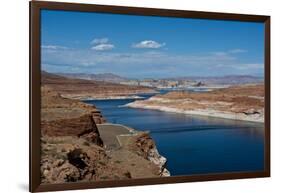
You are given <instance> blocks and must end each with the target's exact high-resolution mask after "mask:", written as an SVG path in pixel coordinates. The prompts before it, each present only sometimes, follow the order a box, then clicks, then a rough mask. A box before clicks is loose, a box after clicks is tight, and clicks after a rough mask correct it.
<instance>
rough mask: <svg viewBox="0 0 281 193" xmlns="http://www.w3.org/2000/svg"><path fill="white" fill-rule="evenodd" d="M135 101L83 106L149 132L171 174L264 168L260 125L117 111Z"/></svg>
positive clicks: (181, 115)
mask: <svg viewBox="0 0 281 193" xmlns="http://www.w3.org/2000/svg"><path fill="white" fill-rule="evenodd" d="M142 96H143V97H145V98H147V97H149V96H151V95H142ZM134 100H136V99H120V100H90V101H85V102H86V103H88V104H94V105H95V106H97V108H99V109H100V110H101V111H102V114H103V116H104V117H105V118H106V120H107V122H111V123H119V124H124V125H127V126H129V127H132V128H134V129H136V130H141V131H150V134H151V136H152V138H153V139H154V141H155V142H156V145H157V149H158V151H159V153H160V154H161V155H163V156H164V157H166V158H167V160H168V161H167V166H166V167H167V169H168V170H169V171H170V173H171V175H172V176H175V175H191V174H211V173H223V172H238V171H243V172H245V171H262V170H264V125H263V124H260V123H254V122H246V121H236V120H228V119H221V118H211V117H203V116H192V115H184V114H175V113H168V112H161V111H156V110H145V109H134V108H128V107H122V105H125V104H127V103H130V102H133V101H134Z"/></svg>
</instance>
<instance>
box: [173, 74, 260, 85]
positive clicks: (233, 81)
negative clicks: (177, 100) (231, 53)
mask: <svg viewBox="0 0 281 193" xmlns="http://www.w3.org/2000/svg"><path fill="white" fill-rule="evenodd" d="M172 80H190V81H195V82H203V83H205V84H219V85H237V84H249V83H262V82H263V81H264V78H263V77H261V76H251V75H228V76H209V77H201V76H188V77H179V78H172Z"/></svg>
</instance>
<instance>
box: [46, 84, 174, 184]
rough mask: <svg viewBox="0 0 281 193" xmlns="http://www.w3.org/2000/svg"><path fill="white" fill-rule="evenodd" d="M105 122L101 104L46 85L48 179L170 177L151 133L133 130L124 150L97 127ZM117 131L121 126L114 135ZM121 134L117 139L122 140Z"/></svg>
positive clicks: (48, 181)
mask: <svg viewBox="0 0 281 193" xmlns="http://www.w3.org/2000/svg"><path fill="white" fill-rule="evenodd" d="M104 122H105V119H104V118H103V116H102V114H101V112H100V111H99V110H98V109H97V108H96V107H95V106H93V105H87V104H85V103H82V102H80V101H78V100H73V99H68V98H63V97H62V96H61V95H60V94H58V93H57V92H55V91H53V90H52V88H49V87H47V86H43V87H42V89H41V134H42V136H41V181H42V183H65V182H77V181H79V182H80V181H98V180H122V179H130V178H147V177H159V176H168V175H169V172H168V171H167V170H166V169H165V163H166V159H165V158H164V157H162V156H160V155H159V153H158V151H157V149H156V146H155V144H154V142H153V140H152V139H151V137H150V136H149V134H147V133H141V132H136V133H134V132H133V133H132V135H131V133H130V132H129V131H127V133H130V135H129V136H127V137H128V141H129V145H128V144H126V142H125V143H124V144H126V145H124V146H122V147H121V148H120V147H119V148H116V149H112V150H110V151H108V149H106V147H105V146H106V145H104V142H103V140H102V138H101V135H100V132H99V129H98V127H97V125H96V124H102V123H104ZM99 126H100V125H99ZM108 131H109V130H106V132H108ZM115 132H116V128H114V132H113V133H111V134H112V135H113V134H114V133H115ZM101 133H102V132H101ZM107 134H108V133H107ZM109 134H110V133H109ZM116 135H117V134H116ZM116 135H114V136H113V137H115V138H114V139H115V140H116V141H117V143H118V140H117V136H116ZM104 137H106V136H104ZM123 137H125V136H123ZM125 141H127V140H125ZM105 142H106V140H105ZM119 142H120V141H119ZM128 147H129V149H130V150H128Z"/></svg>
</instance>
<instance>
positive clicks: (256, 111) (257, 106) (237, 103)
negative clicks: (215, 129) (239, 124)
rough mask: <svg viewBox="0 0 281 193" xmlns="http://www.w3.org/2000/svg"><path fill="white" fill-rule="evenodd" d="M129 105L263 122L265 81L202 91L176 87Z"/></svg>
mask: <svg viewBox="0 0 281 193" xmlns="http://www.w3.org/2000/svg"><path fill="white" fill-rule="evenodd" d="M126 106H128V107H132V108H143V109H154V110H160V111H167V112H174V113H184V114H191V115H202V116H210V117H220V118H226V119H236V120H244V121H253V122H264V85H263V84H244V85H237V86H231V87H229V88H222V89H217V90H214V91H210V92H201V93H194V92H188V91H174V92H169V93H167V94H162V95H160V94H159V95H155V96H153V97H151V98H149V99H146V100H137V101H134V102H132V103H129V104H127V105H126Z"/></svg>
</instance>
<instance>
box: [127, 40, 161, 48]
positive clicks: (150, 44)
mask: <svg viewBox="0 0 281 193" xmlns="http://www.w3.org/2000/svg"><path fill="white" fill-rule="evenodd" d="M163 46H165V43H158V42H156V41H153V40H144V41H141V42H139V43H136V44H133V45H132V47H133V48H152V49H156V48H161V47H163Z"/></svg>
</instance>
